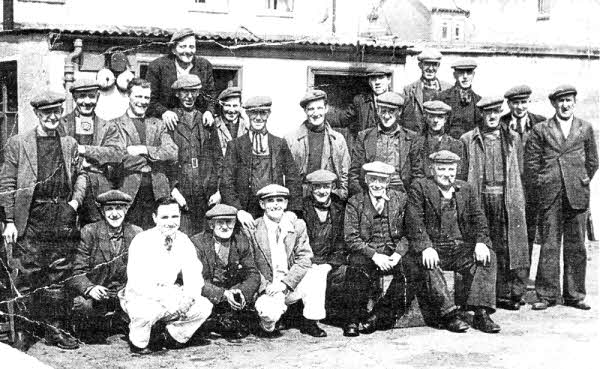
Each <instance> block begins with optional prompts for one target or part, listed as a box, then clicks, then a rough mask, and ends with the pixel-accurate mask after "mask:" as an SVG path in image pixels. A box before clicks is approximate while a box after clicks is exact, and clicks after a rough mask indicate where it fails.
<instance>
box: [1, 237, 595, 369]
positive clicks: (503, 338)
mask: <svg viewBox="0 0 600 369" xmlns="http://www.w3.org/2000/svg"><path fill="white" fill-rule="evenodd" d="M591 251H592V252H590V255H589V259H590V261H589V262H588V276H587V286H588V298H587V301H588V302H589V303H590V304H591V305H592V310H591V311H580V310H576V309H573V308H568V307H564V306H557V307H553V308H550V309H548V310H546V311H542V312H536V311H532V310H531V306H530V305H526V306H524V307H523V308H522V309H521V310H520V311H518V312H509V311H505V310H499V311H498V312H497V313H496V314H494V315H493V318H494V320H495V321H496V322H498V323H499V324H500V325H501V326H502V331H501V332H500V333H499V334H496V335H489V334H485V333H481V332H479V331H476V330H473V329H471V330H469V331H468V332H466V333H463V334H457V333H450V332H447V331H444V330H437V329H434V328H429V327H418V328H405V329H394V330H391V331H386V332H376V333H374V334H372V335H368V336H367V335H361V336H360V337H357V338H346V337H343V336H342V331H341V329H339V328H336V327H333V326H327V325H323V327H324V328H325V329H326V331H327V333H328V337H327V338H324V339H316V338H312V337H308V336H306V335H302V334H300V332H299V331H298V330H296V329H292V330H288V331H285V332H284V334H283V336H282V337H280V338H276V339H265V338H257V337H255V336H250V337H248V338H246V339H244V340H241V341H239V342H234V341H226V340H224V339H214V340H211V342H210V344H209V345H207V346H197V347H190V348H186V349H184V350H180V351H176V352H173V351H172V352H166V351H163V352H161V353H158V354H155V355H152V356H147V357H137V356H133V355H132V354H130V353H129V350H128V346H127V343H126V341H125V340H124V339H123V337H122V336H113V337H111V338H110V344H109V345H88V346H84V347H82V348H81V349H79V350H76V351H63V350H60V349H58V348H55V347H49V346H46V345H45V344H43V343H42V342H38V343H37V344H36V345H35V346H34V347H32V348H31V349H30V350H29V354H30V355H32V356H34V357H36V358H38V359H39V360H41V361H42V362H44V363H46V364H48V365H50V366H52V367H54V368H123V369H125V368H169V369H186V368H334V367H341V368H361V367H377V368H391V367H403V368H528V369H535V368H544V369H549V368H561V367H568V368H578V369H581V368H592V367H594V368H597V367H598V366H597V365H598V364H597V357H598V347H600V346H598V342H599V340H598V318H599V313H598V312H599V311H600V299H599V294H598V271H599V268H598V266H599V263H598V258H599V252H598V244H594V245H593V246H592V247H591ZM532 293H533V292H532V291H530V292H529V295H528V298H529V299H532V298H533V295H532ZM594 362H596V364H593V363H594ZM0 367H5V366H4V365H1V364H0ZM7 367H8V366H7Z"/></svg>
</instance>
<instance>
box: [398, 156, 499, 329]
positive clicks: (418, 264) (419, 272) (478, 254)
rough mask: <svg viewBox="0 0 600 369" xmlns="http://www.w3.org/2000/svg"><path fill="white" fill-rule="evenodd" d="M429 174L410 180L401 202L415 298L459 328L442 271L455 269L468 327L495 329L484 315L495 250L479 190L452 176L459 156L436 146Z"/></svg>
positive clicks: (492, 295) (492, 303) (490, 299)
mask: <svg viewBox="0 0 600 369" xmlns="http://www.w3.org/2000/svg"><path fill="white" fill-rule="evenodd" d="M430 159H431V161H432V163H433V164H432V171H433V173H434V174H433V177H432V178H421V179H418V180H416V181H414V182H413V184H412V187H411V190H410V193H409V196H408V203H407V206H406V214H405V226H406V229H407V232H408V240H409V252H408V253H407V254H406V257H405V260H404V261H405V266H406V267H407V269H409V270H410V271H411V272H410V273H409V276H410V277H411V278H412V279H413V280H415V281H418V283H417V284H419V285H421V286H423V288H424V291H422V292H421V293H420V294H419V298H420V300H419V302H420V303H423V304H427V306H428V307H430V308H431V309H432V310H434V312H435V315H436V316H435V317H436V319H437V320H439V323H440V324H441V326H442V327H444V328H445V329H447V330H449V331H451V332H465V331H466V330H468V329H469V325H468V324H467V323H466V322H465V321H463V320H462V319H461V317H460V316H459V314H458V308H457V306H456V305H455V304H454V301H453V299H452V296H451V294H450V291H449V290H448V286H447V285H446V280H445V279H444V275H443V273H442V272H443V271H444V270H451V271H454V272H457V273H460V274H461V275H462V277H463V283H464V284H465V286H466V290H467V291H468V296H467V301H466V309H468V310H473V311H474V312H475V316H474V318H473V328H475V329H478V330H480V331H482V332H485V333H497V332H499V331H500V326H499V325H498V324H496V323H494V321H493V320H492V319H491V318H490V314H492V313H493V312H494V311H495V309H496V255H495V254H494V251H493V250H492V249H491V247H490V239H489V236H488V228H487V220H486V218H485V215H484V213H483V210H482V208H481V205H480V201H479V196H480V195H479V194H478V193H476V192H475V191H474V189H473V187H472V186H471V185H469V184H468V183H466V182H463V181H460V180H457V179H456V171H457V163H458V161H459V160H460V157H459V156H458V155H456V154H454V153H453V152H450V151H447V150H442V151H439V152H436V153H433V154H432V155H431V157H430Z"/></svg>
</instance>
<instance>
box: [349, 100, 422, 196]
mask: <svg viewBox="0 0 600 369" xmlns="http://www.w3.org/2000/svg"><path fill="white" fill-rule="evenodd" d="M403 105H404V99H403V98H402V96H401V95H399V94H397V93H394V92H386V93H383V94H381V95H379V96H378V97H377V116H378V124H377V126H376V127H371V128H368V129H365V130H364V131H361V132H360V133H359V134H358V137H357V139H356V142H355V143H354V149H353V150H352V162H351V164H350V172H349V175H348V176H349V179H348V181H349V188H350V194H351V195H353V194H357V193H362V192H363V188H365V184H366V182H365V181H364V180H363V173H361V168H362V166H363V165H364V164H365V163H370V162H373V161H381V162H383V163H386V164H388V165H391V166H392V167H394V168H395V170H394V173H393V174H392V177H391V179H390V188H391V189H394V190H398V191H403V192H406V189H407V188H408V187H409V186H410V183H411V182H412V180H413V179H414V178H419V177H422V176H423V164H422V162H421V154H420V152H419V150H420V147H419V146H417V145H416V140H415V139H416V137H417V136H416V133H414V132H413V131H410V130H408V129H406V128H404V127H401V126H400V124H399V122H398V116H399V114H400V112H401V111H402V106H403Z"/></svg>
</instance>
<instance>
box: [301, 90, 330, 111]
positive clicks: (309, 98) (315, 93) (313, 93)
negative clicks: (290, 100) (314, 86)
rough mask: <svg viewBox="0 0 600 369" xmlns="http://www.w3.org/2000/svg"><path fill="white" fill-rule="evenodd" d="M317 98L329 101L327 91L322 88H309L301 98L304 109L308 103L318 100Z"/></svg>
mask: <svg viewBox="0 0 600 369" xmlns="http://www.w3.org/2000/svg"><path fill="white" fill-rule="evenodd" d="M317 100H325V101H327V93H326V92H325V91H322V90H309V91H307V92H306V94H305V95H304V96H303V97H302V100H300V106H301V107H302V109H304V108H305V107H306V105H308V103H309V102H313V101H317Z"/></svg>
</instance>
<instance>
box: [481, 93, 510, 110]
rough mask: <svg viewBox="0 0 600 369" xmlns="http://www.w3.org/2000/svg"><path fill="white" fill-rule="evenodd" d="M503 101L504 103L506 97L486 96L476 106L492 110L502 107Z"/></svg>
mask: <svg viewBox="0 0 600 369" xmlns="http://www.w3.org/2000/svg"><path fill="white" fill-rule="evenodd" d="M502 103H504V98H502V97H500V96H484V97H482V98H481V100H479V102H478V103H477V104H475V106H477V107H478V108H479V109H481V110H492V109H497V108H499V107H501V106H502Z"/></svg>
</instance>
